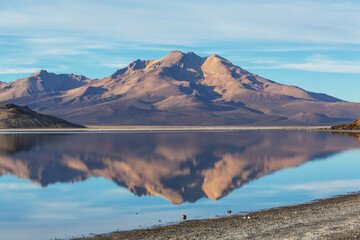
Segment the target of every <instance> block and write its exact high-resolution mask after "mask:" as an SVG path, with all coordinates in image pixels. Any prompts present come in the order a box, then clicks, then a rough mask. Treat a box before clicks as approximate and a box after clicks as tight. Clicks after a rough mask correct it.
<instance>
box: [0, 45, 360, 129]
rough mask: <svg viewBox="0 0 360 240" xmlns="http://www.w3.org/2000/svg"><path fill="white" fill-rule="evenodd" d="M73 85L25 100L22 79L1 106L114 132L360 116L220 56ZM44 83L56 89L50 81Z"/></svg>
mask: <svg viewBox="0 0 360 240" xmlns="http://www.w3.org/2000/svg"><path fill="white" fill-rule="evenodd" d="M48 74H49V73H48ZM54 76H55V74H54ZM56 76H57V77H59V78H60V77H61V78H63V77H66V76H68V75H56ZM70 79H72V80H71V81H76V84H71V85H70V86H67V87H62V88H56V87H51V88H50V87H48V88H44V87H43V88H41V89H42V90H41V91H40V92H41V94H38V93H37V92H35V93H33V92H31V91H30V90H27V91H25V92H26V94H21V95H20V96H18V95H17V94H14V93H18V92H21V91H19V90H14V86H20V85H21V84H20V83H19V82H21V81H24V80H22V79H20V80H17V81H15V82H13V83H10V84H8V85H7V86H6V87H1V86H0V101H1V100H8V99H11V101H12V102H14V103H18V104H24V103H26V104H29V105H30V106H31V107H32V108H34V109H36V110H41V111H44V112H47V113H50V114H57V115H58V116H61V117H64V118H66V119H69V120H72V121H75V122H79V123H83V124H109V125H117V124H127V125H152V124H155V125H295V124H296V125H327V124H332V125H333V124H334V123H341V122H345V121H349V120H350V119H354V118H355V117H356V116H357V115H358V113H359V112H360V103H348V102H344V101H342V100H340V99H336V98H333V97H331V96H328V95H325V94H319V93H312V92H308V91H305V90H303V89H301V88H298V87H295V86H290V85H284V84H278V83H276V82H273V81H270V80H267V79H265V78H262V77H260V76H258V75H256V74H252V73H250V72H248V71H246V70H244V69H242V68H240V67H238V66H235V65H233V64H232V63H231V62H230V61H228V60H226V59H224V58H222V57H220V56H218V55H211V56H209V57H199V56H197V55H196V54H194V53H192V52H189V53H187V54H184V53H182V52H179V51H173V52H171V53H170V54H169V55H167V56H165V57H163V58H161V59H159V60H136V61H134V62H133V63H131V64H130V65H129V66H127V67H126V68H123V69H120V70H118V71H116V72H115V73H114V74H112V75H111V76H109V77H106V78H104V79H101V80H96V81H91V80H88V79H83V80H81V81H80V80H76V79H78V78H76V79H75V80H74V79H73V78H70ZM67 81H69V79H68V80H64V82H67ZM48 82H49V83H48ZM42 83H43V85H44V84H45V83H48V86H53V82H51V81H50V80H43V81H42ZM77 85H79V86H77ZM50 89H57V90H50Z"/></svg>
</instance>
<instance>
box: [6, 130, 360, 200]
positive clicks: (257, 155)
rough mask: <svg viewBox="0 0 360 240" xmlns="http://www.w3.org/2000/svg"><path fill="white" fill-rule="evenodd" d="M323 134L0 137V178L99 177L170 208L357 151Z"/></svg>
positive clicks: (347, 140)
mask: <svg viewBox="0 0 360 240" xmlns="http://www.w3.org/2000/svg"><path fill="white" fill-rule="evenodd" d="M359 147H360V145H359V142H358V141H356V140H355V139H354V138H352V137H347V136H342V135H332V134H330V133H327V132H312V133H308V132H300V131H298V132H288V131H276V132H267V131H261V132H259V131H255V132H254V131H249V132H238V133H179V134H155V133H154V134H148V133H147V134H141V133H138V134H77V135H76V134H71V135H46V134H41V135H34V134H31V135H21V136H20V135H0V175H3V174H12V175H16V176H17V177H20V178H25V179H29V180H31V181H33V182H35V183H38V184H41V185H42V186H47V185H48V184H52V183H56V182H76V181H83V180H85V179H88V178H91V177H95V176H101V177H103V178H106V179H109V180H112V181H114V182H115V183H117V184H118V185H120V186H124V187H125V188H127V189H129V190H130V191H131V192H133V193H134V194H136V195H139V196H142V195H156V196H161V197H163V198H165V199H168V200H169V201H171V202H172V203H174V204H180V203H182V202H184V201H189V202H195V201H197V200H198V199H200V198H203V197H208V198H211V199H214V200H216V199H219V198H221V197H224V196H226V195H227V194H229V193H231V192H232V191H233V190H234V189H236V188H239V187H241V186H243V185H244V184H246V183H248V182H250V181H253V180H255V179H258V178H260V177H262V176H264V175H267V174H269V173H272V172H274V171H277V170H279V169H284V168H290V167H295V166H298V165H300V164H303V163H305V162H307V161H309V160H312V159H318V158H322V157H326V156H330V155H332V154H335V153H337V152H340V151H344V150H348V149H355V148H359Z"/></svg>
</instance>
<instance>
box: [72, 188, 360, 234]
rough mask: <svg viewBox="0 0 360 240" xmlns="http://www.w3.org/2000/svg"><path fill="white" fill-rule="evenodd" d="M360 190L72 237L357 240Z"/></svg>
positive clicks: (359, 228) (359, 231)
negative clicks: (147, 226) (157, 224)
mask: <svg viewBox="0 0 360 240" xmlns="http://www.w3.org/2000/svg"><path fill="white" fill-rule="evenodd" d="M359 214H360V193H349V194H347V195H340V196H334V197H330V198H326V199H320V200H314V201H312V202H308V203H303V204H298V205H291V206H284V207H278V208H272V209H267V210H263V211H261V210H260V211H257V212H251V213H248V214H246V215H236V214H234V215H232V216H227V217H220V218H214V219H205V220H188V221H184V222H181V223H179V224H174V225H166V226H157V227H153V228H148V229H135V230H129V231H117V232H112V233H107V234H99V235H93V236H91V237H85V238H84V237H82V238H72V240H80V239H82V240H84V239H86V240H94V239H96V240H115V239H354V238H355V239H358V238H360V218H359Z"/></svg>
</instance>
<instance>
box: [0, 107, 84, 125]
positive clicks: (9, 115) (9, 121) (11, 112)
mask: <svg viewBox="0 0 360 240" xmlns="http://www.w3.org/2000/svg"><path fill="white" fill-rule="evenodd" d="M79 127H82V126H80V125H78V124H74V123H70V122H67V121H65V120H63V119H60V118H57V117H54V116H50V115H43V114H39V113H36V112H34V111H32V110H31V109H30V108H28V107H27V106H17V105H14V104H11V103H9V104H0V128H79Z"/></svg>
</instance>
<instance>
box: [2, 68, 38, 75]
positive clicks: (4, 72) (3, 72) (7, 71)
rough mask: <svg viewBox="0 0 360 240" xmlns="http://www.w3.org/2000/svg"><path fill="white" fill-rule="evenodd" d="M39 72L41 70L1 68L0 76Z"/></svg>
mask: <svg viewBox="0 0 360 240" xmlns="http://www.w3.org/2000/svg"><path fill="white" fill-rule="evenodd" d="M39 70H40V68H6V69H1V68H0V74H18V73H34V72H37V71H39Z"/></svg>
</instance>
